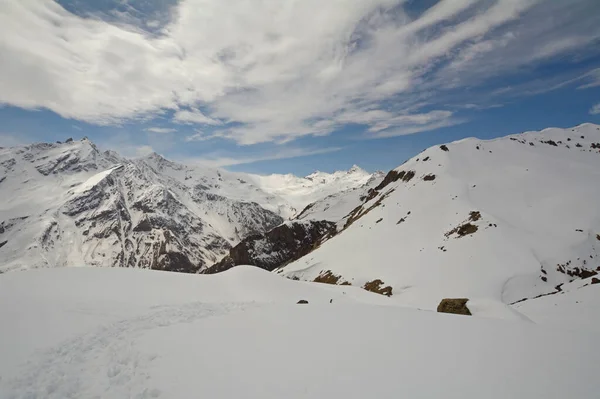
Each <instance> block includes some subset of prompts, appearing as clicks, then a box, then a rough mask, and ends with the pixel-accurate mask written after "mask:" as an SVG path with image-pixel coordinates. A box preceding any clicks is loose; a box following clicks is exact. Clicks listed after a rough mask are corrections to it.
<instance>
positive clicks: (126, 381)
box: [0, 303, 255, 399]
mask: <svg viewBox="0 0 600 399" xmlns="http://www.w3.org/2000/svg"><path fill="white" fill-rule="evenodd" d="M250 306H255V305H249V304H218V305H217V304H205V303H190V304H187V305H183V306H167V307H164V306H161V307H157V308H155V310H154V311H153V312H151V313H149V314H146V315H142V316H139V317H136V318H132V319H125V320H122V321H119V322H116V323H113V324H111V325H108V326H103V327H101V328H99V329H97V330H95V331H93V332H90V333H86V334H83V335H80V336H78V337H77V338H74V339H71V340H68V341H66V342H64V343H62V344H61V345H59V346H57V347H55V348H53V349H51V350H48V351H46V352H44V353H41V354H40V355H39V356H37V357H35V358H34V359H32V360H30V361H29V362H28V363H27V364H26V365H25V366H24V370H23V371H22V372H21V376H20V377H19V378H17V379H14V380H12V381H1V380H0V384H2V383H3V382H4V383H5V384H6V386H5V387H4V388H3V389H2V388H1V385H0V396H2V397H3V398H4V397H7V398H10V399H38V398H47V399H53V398H56V399H59V398H60V399H64V398H96V397H98V396H96V395H94V392H103V393H104V395H103V397H111V398H117V397H118V398H132V399H133V398H135V399H144V398H157V397H160V396H161V391H160V390H159V389H157V388H154V387H152V386H150V385H148V384H149V383H150V382H151V381H152V379H151V376H150V375H149V374H148V371H147V366H148V365H149V364H150V363H151V362H152V361H154V360H155V359H156V357H157V355H156V354H152V353H142V352H141V351H139V350H138V349H137V348H136V341H137V340H138V339H139V338H140V337H141V336H142V335H144V333H146V332H148V331H150V330H154V329H157V328H162V327H167V326H171V325H174V324H181V323H190V322H194V321H196V320H199V319H202V318H206V317H213V316H221V315H225V314H227V313H230V312H233V311H239V310H244V309H246V308H248V307H250ZM190 344H192V343H190ZM5 390H6V391H5ZM3 391H4V392H3Z"/></svg>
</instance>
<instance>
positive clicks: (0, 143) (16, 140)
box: [0, 133, 30, 147]
mask: <svg viewBox="0 0 600 399" xmlns="http://www.w3.org/2000/svg"><path fill="white" fill-rule="evenodd" d="M29 142H30V141H29V140H27V141H26V140H23V139H22V138H21V137H20V136H19V135H18V134H15V133H0V147H16V146H20V145H25V144H28V143H29Z"/></svg>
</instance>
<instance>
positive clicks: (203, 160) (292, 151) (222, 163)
mask: <svg viewBox="0 0 600 399" xmlns="http://www.w3.org/2000/svg"><path fill="white" fill-rule="evenodd" d="M341 149H342V148H341V147H327V148H312V149H311V148H287V149H282V150H280V151H277V152H273V153H269V154H258V155H253V156H241V157H240V156H231V155H224V154H223V153H220V152H216V153H210V154H205V155H202V156H199V157H177V160H178V161H179V162H182V163H186V164H188V165H204V166H210V167H226V166H233V165H245V164H251V163H255V162H261V161H272V160H276V159H289V158H300V157H306V156H311V155H318V154H328V153H332V152H336V151H340V150H341Z"/></svg>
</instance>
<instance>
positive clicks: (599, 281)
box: [591, 277, 600, 284]
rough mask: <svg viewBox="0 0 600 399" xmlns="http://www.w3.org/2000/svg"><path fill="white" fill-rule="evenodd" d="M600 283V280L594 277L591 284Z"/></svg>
mask: <svg viewBox="0 0 600 399" xmlns="http://www.w3.org/2000/svg"><path fill="white" fill-rule="evenodd" d="M598 283H600V279H598V278H596V277H592V282H591V284H598Z"/></svg>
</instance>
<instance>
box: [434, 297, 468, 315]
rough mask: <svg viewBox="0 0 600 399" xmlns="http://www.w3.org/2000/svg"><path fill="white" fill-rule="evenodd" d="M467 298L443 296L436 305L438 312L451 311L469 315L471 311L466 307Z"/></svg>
mask: <svg viewBox="0 0 600 399" xmlns="http://www.w3.org/2000/svg"><path fill="white" fill-rule="evenodd" d="M468 301H469V299H467V298H445V299H442V301H441V302H440V304H439V305H438V307H437V311H438V312H439V313H453V314H461V315H466V316H471V311H470V310H469V308H468V307H467V302H468Z"/></svg>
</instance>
